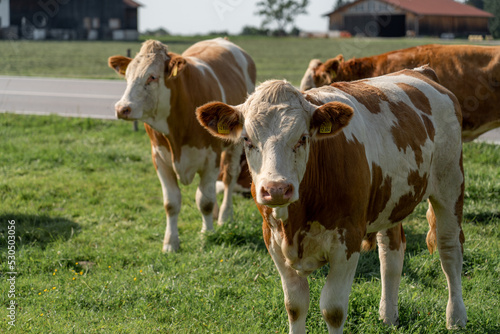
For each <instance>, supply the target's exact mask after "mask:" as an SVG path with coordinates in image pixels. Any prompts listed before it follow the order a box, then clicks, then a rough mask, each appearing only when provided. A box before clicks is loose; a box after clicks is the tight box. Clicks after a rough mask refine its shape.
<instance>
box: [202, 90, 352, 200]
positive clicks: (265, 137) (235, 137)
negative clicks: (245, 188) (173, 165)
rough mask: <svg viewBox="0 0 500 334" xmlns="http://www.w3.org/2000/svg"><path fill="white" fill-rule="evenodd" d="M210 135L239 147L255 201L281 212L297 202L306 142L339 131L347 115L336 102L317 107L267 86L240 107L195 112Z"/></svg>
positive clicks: (204, 108)
mask: <svg viewBox="0 0 500 334" xmlns="http://www.w3.org/2000/svg"><path fill="white" fill-rule="evenodd" d="M196 115H197V117H198V120H199V122H200V123H201V124H202V125H203V126H204V127H205V128H206V129H207V130H208V131H209V132H210V133H212V134H213V135H215V136H217V137H220V138H224V139H227V140H231V141H235V142H236V141H240V140H242V141H244V144H245V152H246V157H247V160H248V166H249V169H250V172H251V175H252V181H253V183H254V185H255V189H256V201H257V203H259V204H263V205H267V206H269V207H273V208H277V207H285V206H287V205H289V204H290V203H292V202H294V201H296V200H298V198H299V185H300V182H301V181H302V178H303V177H304V173H305V171H306V165H307V160H308V157H309V147H310V141H311V140H318V139H322V138H328V137H331V136H334V135H335V134H337V133H338V132H339V131H340V130H341V129H342V128H343V127H345V126H346V125H347V124H348V123H349V121H350V119H351V117H352V115H353V109H352V108H351V107H350V106H348V105H346V104H344V103H340V102H330V103H326V104H324V105H322V106H317V105H314V104H311V103H310V102H308V101H307V100H306V99H305V97H304V96H303V94H302V93H301V92H300V91H298V90H297V89H296V88H294V87H293V86H292V85H291V84H289V83H288V82H286V81H267V82H265V83H263V84H262V85H260V86H259V87H258V88H257V89H256V91H255V92H254V93H253V94H252V95H250V97H249V98H248V99H247V101H246V102H245V103H244V104H241V105H238V106H229V105H227V104H224V103H220V102H211V103H208V104H205V105H203V106H201V107H199V108H198V109H197V111H196Z"/></svg>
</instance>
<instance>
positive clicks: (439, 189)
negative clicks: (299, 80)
mask: <svg viewBox="0 0 500 334" xmlns="http://www.w3.org/2000/svg"><path fill="white" fill-rule="evenodd" d="M435 79H436V76H435V73H434V72H433V71H432V70H431V69H430V68H428V67H424V68H419V69H416V70H404V71H401V72H398V73H395V74H393V75H387V76H383V77H378V78H373V79H368V80H363V81H357V82H352V83H338V84H333V85H332V86H325V87H321V88H317V89H313V90H310V91H308V92H307V93H303V92H300V91H298V90H297V89H295V88H294V87H293V86H292V85H291V84H289V83H287V82H286V81H267V82H265V83H263V84H262V85H261V86H259V87H258V88H257V89H256V91H255V93H253V94H252V95H251V96H250V97H249V98H248V99H247V101H246V102H245V103H244V104H240V105H238V106H229V105H227V104H224V103H218V102H213V103H209V104H206V105H204V106H202V107H200V108H198V109H197V116H198V120H199V121H200V123H201V124H203V126H205V128H207V129H208V131H209V132H211V133H212V134H213V135H215V136H218V137H221V138H225V139H229V140H232V141H234V142H239V141H244V144H245V151H246V156H247V160H248V165H249V169H250V172H251V175H252V180H253V186H252V194H253V196H254V199H255V202H256V204H257V207H258V209H259V211H260V213H261V215H262V217H263V219H264V222H263V234H264V241H265V243H266V245H267V248H268V250H269V253H270V254H271V256H272V258H273V260H274V262H275V264H276V267H277V268H278V271H279V273H280V275H281V280H282V285H283V290H284V294H285V307H286V309H287V312H288V320H289V324H290V333H305V321H306V314H307V309H308V306H309V287H308V281H307V278H306V277H307V276H308V275H309V274H310V273H311V272H313V271H314V270H316V269H318V268H320V267H321V266H323V265H325V264H327V263H329V264H330V272H329V274H328V277H327V281H326V285H325V286H324V288H323V290H322V293H321V301H320V307H321V311H322V314H323V317H324V319H325V321H326V323H327V326H328V330H329V332H330V333H341V332H342V329H343V326H344V322H345V319H346V316H347V306H348V298H349V293H350V290H351V285H352V282H353V277H354V273H355V270H356V265H357V262H358V258H359V254H360V250H361V244H362V241H363V238H365V236H366V235H367V234H370V233H377V242H378V244H379V256H380V263H381V278H382V296H381V301H380V316H381V318H382V319H383V321H384V323H387V324H397V323H398V309H397V304H398V296H397V293H398V289H399V283H400V277H401V270H402V265H403V254H404V246H405V245H404V241H403V240H402V236H401V234H400V233H399V234H398V233H393V231H394V230H393V229H392V228H393V227H394V226H397V224H398V223H399V222H400V221H401V220H402V219H404V218H405V217H406V216H408V215H409V214H410V213H411V212H412V211H413V210H414V208H415V207H416V206H417V205H418V204H419V203H420V202H421V201H422V200H423V199H424V198H428V199H429V209H428V212H427V218H428V219H429V222H430V223H435V224H436V225H437V247H438V249H439V254H440V257H441V264H442V269H443V271H444V273H445V275H446V278H447V280H448V291H449V300H448V307H447V310H446V320H447V326H448V327H449V328H453V327H457V326H465V323H466V321H467V315H466V310H465V305H464V303H463V300H462V290H461V271H462V254H463V248H462V244H463V242H464V235H463V232H462V228H461V220H462V206H463V191H464V175H463V169H462V148H461V137H460V127H461V113H460V107H459V105H458V102H457V99H456V98H455V96H454V95H453V94H452V93H450V92H449V91H448V90H446V89H445V88H444V87H442V86H440V85H439V84H437V83H436V82H435V81H434V80H435Z"/></svg>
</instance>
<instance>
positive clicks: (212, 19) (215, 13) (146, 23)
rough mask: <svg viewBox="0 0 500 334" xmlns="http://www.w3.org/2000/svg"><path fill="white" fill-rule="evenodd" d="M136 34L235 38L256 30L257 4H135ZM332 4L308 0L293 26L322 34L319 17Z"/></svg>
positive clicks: (203, 0) (144, 0) (211, 0)
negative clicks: (153, 31)
mask: <svg viewBox="0 0 500 334" xmlns="http://www.w3.org/2000/svg"><path fill="white" fill-rule="evenodd" d="M137 1H138V2H139V3H141V4H142V5H144V6H143V7H141V8H139V31H141V32H143V31H145V30H151V29H157V28H160V27H163V28H165V29H166V30H167V31H168V32H170V33H171V34H173V35H193V34H203V33H207V32H209V31H228V32H229V33H231V34H238V33H240V32H241V30H242V29H243V27H244V26H246V25H249V26H254V27H259V26H260V24H261V21H262V18H261V17H259V16H257V15H255V12H256V9H257V7H256V3H257V2H258V1H259V0H182V1H179V0H176V1H172V0H137ZM335 3H336V0H309V6H308V7H307V11H308V14H305V15H300V16H297V18H296V21H295V23H296V24H295V25H296V26H297V27H298V28H299V29H301V30H304V31H326V30H327V27H328V19H327V18H326V17H322V15H323V14H325V13H328V12H330V11H331V10H332V9H333V6H334V4H335Z"/></svg>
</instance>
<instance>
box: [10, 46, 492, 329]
mask: <svg viewBox="0 0 500 334" xmlns="http://www.w3.org/2000/svg"><path fill="white" fill-rule="evenodd" d="M236 42H238V44H240V45H242V46H243V47H244V48H245V49H246V50H248V51H249V53H250V54H251V55H252V56H253V57H254V59H255V60H256V62H257V66H258V70H259V73H260V74H259V80H265V79H268V78H271V77H284V78H288V79H290V80H291V81H292V82H293V83H294V84H298V82H299V81H300V77H301V76H302V73H303V71H304V70H305V67H306V66H307V63H308V60H309V58H311V56H312V57H320V58H326V57H329V56H332V55H336V54H337V53H339V52H338V50H337V51H336V49H346V50H347V49H348V47H349V45H348V44H345V43H355V41H338V40H333V41H330V40H296V39H265V38H264V39H263V38H259V39H248V38H247V39H241V40H236ZM404 42H405V43H408V44H411V43H420V44H423V43H424V42H426V41H424V40H408V41H406V40H404ZM4 43H7V42H4ZM189 43H191V41H189ZM358 43H360V42H358ZM399 43H401V42H399ZM54 44H57V45H58V47H57V48H56V47H54ZM54 44H53V43H52V42H47V43H28V42H19V44H18V45H17V47H18V50H19V49H21V48H26V49H23V50H28V49H29V48H33V47H36V48H43V49H44V50H45V55H46V56H47V54H48V55H49V56H47V57H44V58H43V59H39V60H36V59H35V58H36V56H35V55H34V54H33V55H31V53H30V54H28V55H26V57H24V56H23V59H22V61H21V63H22V62H24V61H26V62H27V64H28V63H30V62H31V63H30V64H31V66H27V67H26V68H25V67H24V66H21V67H18V69H19V71H20V72H18V73H16V72H8V71H7V70H6V69H5V66H4V68H1V69H0V74H16V75H39V76H42V75H43V76H45V75H51V76H68V77H92V78H95V77H116V76H115V75H114V74H113V73H112V71H111V70H110V69H108V68H107V67H106V58H107V57H108V56H109V55H110V54H114V53H119V52H121V50H122V49H126V48H127V47H129V46H130V47H132V48H135V49H133V52H137V50H138V48H139V45H140V44H139V43H77V42H75V43H67V44H63V43H54ZM108 44H109V45H108ZM170 44H171V46H172V49H173V50H174V51H177V52H180V51H182V49H183V48H185V47H186V46H187V45H188V43H187V42H182V41H180V40H176V43H170ZM323 44H325V49H322V50H318V51H315V50H311V49H310V48H312V47H313V46H318V45H323ZM396 45H398V44H397V41H396V40H388V41H384V40H374V41H371V42H370V43H369V45H368V46H366V47H365V48H364V49H362V50H361V51H360V49H359V48H358V49H357V50H358V51H359V52H361V53H363V52H364V51H366V52H367V54H374V53H378V52H382V51H385V50H389V49H392V48H394V49H395V48H397V46H396ZM399 46H401V44H399ZM408 46H409V45H408ZM90 48H92V49H94V50H99V54H100V55H101V58H104V59H100V60H99V61H97V60H96V59H93V60H92V61H89V62H86V61H85V59H86V57H87V56H88V55H89V54H90V53H89V51H88V50H86V49H90ZM63 49H64V50H63ZM306 49H307V50H308V55H307V56H305V55H301V53H302V51H304V50H306ZM327 49H328V51H327ZM78 50H80V51H81V53H82V56H81V58H79V60H78V58H76V59H77V60H74V61H73V62H72V61H70V60H69V58H71V55H72V53H73V52H78ZM84 50H86V51H84ZM363 50H364V51H363ZM368 50H369V51H368ZM377 50H379V51H377ZM5 52H7V51H6V48H4V45H1V43H0V59H2V63H3V62H4V59H5V58H3V55H4V54H5ZM51 52H53V53H54V57H55V54H61V55H66V56H67V57H68V61H67V62H66V63H64V62H62V61H60V62H59V64H58V66H55V67H53V68H52V67H50V66H48V64H49V63H52V64H53V60H51V59H45V58H51V57H50V54H51ZM95 52H97V51H95ZM315 52H317V53H315ZM328 52H330V53H329V54H328ZM28 53H29V52H28ZM287 54H288V55H289V56H286V57H285V55H287ZM325 54H326V55H325ZM344 54H347V52H344ZM299 55H301V56H300V57H299ZM324 55H325V56H324ZM31 57H33V58H31ZM296 57H297V58H300V59H296ZM25 58H26V59H25ZM30 59H31V60H30ZM75 61H76V62H77V63H78V62H80V63H79V65H78V64H74V62H75ZM103 61H104V65H103V64H102V62H103ZM89 63H90V64H92V65H89ZM303 63H304V64H303ZM5 64H14V65H15V64H16V61H15V60H14V59H11V60H9V61H5ZM42 64H43V65H42ZM14 65H9V66H11V67H10V68H11V69H12V68H14V67H15V66H14ZM72 66H73V67H72ZM7 67H8V66H7ZM287 69H289V72H287ZM52 70H53V71H52ZM26 71H31V72H26ZM101 75H102V76H101ZM499 166H500V147H498V146H495V145H488V144H482V143H471V144H466V145H464V167H465V173H466V198H465V208H464V223H463V226H464V232H465V236H466V243H465V247H464V269H463V276H462V277H463V292H464V300H465V304H466V307H467V309H468V317H469V322H468V327H467V329H466V330H459V331H456V332H455V333H492V334H493V333H499V332H500V284H499V282H500V259H499V257H498V250H499V248H500V232H499V231H500V205H499V203H500V168H499ZM195 183H196V180H195ZM194 193H195V184H193V185H191V186H189V187H183V188H182V194H183V208H182V210H181V214H180V218H179V219H180V224H179V229H180V238H181V243H182V245H181V247H182V248H181V251H180V252H179V253H176V254H166V255H165V254H162V253H161V246H162V239H163V233H164V229H165V213H164V210H163V206H162V194H161V187H160V184H159V181H158V179H157V176H156V173H155V171H154V167H153V165H152V163H151V157H150V145H149V139H148V137H147V135H146V134H145V132H144V129H143V128H142V127H141V129H140V131H139V132H133V131H132V130H131V124H130V123H126V122H121V121H101V120H92V119H80V118H61V117H58V116H43V117H37V116H20V115H13V114H0V222H1V223H0V254H1V259H0V272H1V273H3V276H1V279H2V280H3V283H2V284H0V306H1V308H0V333H3V332H12V333H97V332H99V333H154V332H163V333H287V332H288V320H287V315H286V311H285V307H284V304H283V292H282V288H281V282H280V279H279V275H278V272H277V270H276V269H275V267H274V264H273V262H272V260H271V258H270V256H269V255H268V253H267V250H266V248H265V246H264V243H263V241H262V236H261V233H262V232H261V221H262V220H261V218H260V215H259V213H258V211H257V209H256V208H255V205H254V203H253V200H251V199H246V198H243V197H240V196H236V198H235V220H234V222H233V223H230V224H227V225H225V226H223V227H218V228H216V231H215V232H213V233H207V234H204V235H202V234H200V233H199V230H200V229H201V217H200V216H199V213H198V211H197V209H196V205H195V203H194V200H193V199H194ZM425 210H426V205H423V204H422V205H420V206H419V207H418V209H417V210H416V211H415V212H414V213H413V214H412V215H411V216H410V217H409V219H407V223H406V224H405V231H406V235H407V241H408V244H407V252H406V256H405V265H404V269H403V275H404V276H403V279H402V282H401V288H400V297H399V303H400V306H399V310H400V322H401V326H400V328H387V327H385V326H383V325H382V324H381V322H380V321H379V320H378V303H379V296H380V289H381V287H380V274H379V265H378V256H377V254H376V253H375V252H370V253H366V254H363V255H362V257H361V260H360V262H359V265H358V269H357V274H356V278H355V283H354V285H353V289H352V293H351V296H350V302H349V314H348V318H347V322H346V326H345V332H346V333H401V334H402V333H405V334H406V333H421V334H426V333H447V330H446V328H445V308H446V302H447V294H448V293H447V290H446V280H445V277H444V274H443V272H442V271H441V267H440V263H439V256H438V254H436V253H435V254H434V255H430V254H429V253H428V251H427V248H426V245H425V235H426V233H427V229H428V227H427V222H426V220H425ZM12 220H13V221H15V225H14V226H15V235H16V254H15V257H16V263H15V270H16V271H17V272H18V273H19V274H18V275H17V278H16V281H15V295H16V296H15V302H16V304H17V306H16V322H15V327H11V326H9V325H8V321H10V319H8V318H7V315H8V314H9V313H8V310H7V306H9V303H10V300H12V298H10V297H8V295H9V289H10V284H7V283H6V279H7V278H8V277H7V275H6V272H9V271H11V269H9V265H8V262H7V255H6V254H7V240H8V239H7V237H8V229H7V226H8V221H12ZM326 273H327V269H326V268H323V269H321V270H318V271H316V272H314V273H313V274H312V275H311V276H310V278H309V282H310V286H311V303H310V309H309V315H308V320H307V330H308V332H309V333H325V332H326V325H325V323H324V321H323V319H322V317H321V314H320V311H319V295H320V291H321V288H322V286H323V284H324V282H325V278H326Z"/></svg>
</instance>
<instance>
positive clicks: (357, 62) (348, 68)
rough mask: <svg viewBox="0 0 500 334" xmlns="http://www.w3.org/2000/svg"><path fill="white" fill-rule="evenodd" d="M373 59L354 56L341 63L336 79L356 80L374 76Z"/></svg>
mask: <svg viewBox="0 0 500 334" xmlns="http://www.w3.org/2000/svg"><path fill="white" fill-rule="evenodd" d="M373 71H374V66H373V60H372V59H371V58H369V57H366V58H358V59H356V58H353V59H350V60H348V61H346V62H344V63H341V64H340V69H339V71H338V76H337V78H335V81H354V80H360V79H365V78H370V77H372V76H373Z"/></svg>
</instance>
